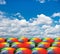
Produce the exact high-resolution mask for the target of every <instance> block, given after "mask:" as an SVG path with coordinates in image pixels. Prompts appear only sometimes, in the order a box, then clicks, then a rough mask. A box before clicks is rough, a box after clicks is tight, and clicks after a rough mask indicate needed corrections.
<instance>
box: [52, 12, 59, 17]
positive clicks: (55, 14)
mask: <svg viewBox="0 0 60 54" xmlns="http://www.w3.org/2000/svg"><path fill="white" fill-rule="evenodd" d="M57 16H58V17H60V12H58V13H54V14H53V15H52V17H57Z"/></svg>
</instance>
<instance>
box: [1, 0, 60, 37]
mask: <svg viewBox="0 0 60 54" xmlns="http://www.w3.org/2000/svg"><path fill="white" fill-rule="evenodd" d="M0 18H1V19H0V21H1V20H2V21H1V23H0V30H1V31H0V35H1V36H19V35H21V36H38V37H40V36H47V37H50V36H53V35H55V37H56V36H60V0H0ZM2 24H3V25H2ZM1 27H2V28H5V29H2V28H1ZM32 27H33V28H34V29H32ZM19 28H22V29H19ZM6 29H8V30H7V31H6ZM24 30H26V31H24ZM50 30H51V32H50ZM55 31H56V32H55ZM7 32H8V33H7ZM23 32H24V33H23ZM53 32H54V33H53ZM15 33H17V34H15ZM44 33H45V34H44ZM2 34H4V35H2Z"/></svg>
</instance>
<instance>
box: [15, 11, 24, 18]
mask: <svg viewBox="0 0 60 54" xmlns="http://www.w3.org/2000/svg"><path fill="white" fill-rule="evenodd" d="M14 16H17V17H18V18H20V19H24V17H23V16H22V15H21V13H19V12H17V13H16V14H14Z"/></svg>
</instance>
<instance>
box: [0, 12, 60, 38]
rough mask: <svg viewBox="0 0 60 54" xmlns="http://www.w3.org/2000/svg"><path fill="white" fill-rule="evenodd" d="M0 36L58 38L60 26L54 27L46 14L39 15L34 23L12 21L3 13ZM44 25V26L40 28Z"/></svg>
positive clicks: (0, 22) (0, 17)
mask: <svg viewBox="0 0 60 54" xmlns="http://www.w3.org/2000/svg"><path fill="white" fill-rule="evenodd" d="M1 13H2V14H0V36H2V37H19V36H26V37H58V36H59V35H60V25H55V26H54V27H53V26H52V21H53V20H52V19H51V18H50V17H48V16H46V15H44V14H40V15H37V18H35V19H34V20H32V23H30V22H29V21H26V20H25V19H21V20H19V19H17V18H16V19H13V20H12V19H10V18H7V16H5V15H4V14H3V12H1ZM40 25H42V26H40Z"/></svg>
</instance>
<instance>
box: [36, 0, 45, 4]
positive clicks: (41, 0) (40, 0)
mask: <svg viewBox="0 0 60 54" xmlns="http://www.w3.org/2000/svg"><path fill="white" fill-rule="evenodd" d="M36 1H39V2H40V3H45V0H36Z"/></svg>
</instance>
